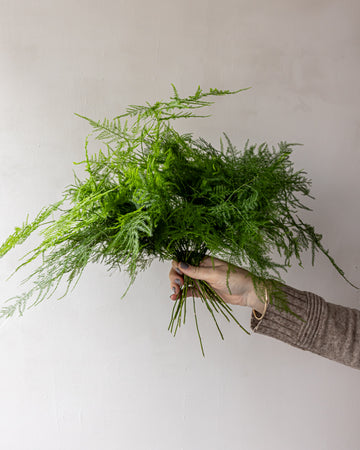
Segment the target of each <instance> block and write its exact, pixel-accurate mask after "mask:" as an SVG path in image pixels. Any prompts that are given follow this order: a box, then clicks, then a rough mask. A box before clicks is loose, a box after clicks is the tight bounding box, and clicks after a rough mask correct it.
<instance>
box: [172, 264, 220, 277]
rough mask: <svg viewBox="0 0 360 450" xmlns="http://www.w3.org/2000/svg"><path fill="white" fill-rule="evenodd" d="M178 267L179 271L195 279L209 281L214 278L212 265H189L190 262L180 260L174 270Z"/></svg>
mask: <svg viewBox="0 0 360 450" xmlns="http://www.w3.org/2000/svg"><path fill="white" fill-rule="evenodd" d="M176 269H179V270H180V271H181V273H183V274H184V275H187V276H189V277H191V278H193V279H195V280H204V281H208V282H211V281H212V280H213V278H214V270H213V267H212V265H209V266H202V265H200V266H198V267H195V266H191V265H190V264H187V263H184V262H180V263H177V265H176V267H175V270H176Z"/></svg>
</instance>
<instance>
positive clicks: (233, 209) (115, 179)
mask: <svg viewBox="0 0 360 450" xmlns="http://www.w3.org/2000/svg"><path fill="white" fill-rule="evenodd" d="M242 90H243V89H242ZM242 90H238V91H234V92H231V91H220V90H217V89H210V91H209V92H203V91H202V90H201V88H200V87H199V88H198V89H197V91H196V93H195V94H194V95H193V96H189V97H186V98H181V97H180V96H179V94H178V92H177V90H176V88H175V86H173V91H174V96H173V97H171V98H170V101H169V102H156V103H154V104H149V103H147V104H146V105H145V106H137V105H131V106H130V107H128V108H127V110H126V112H125V113H124V114H122V115H120V116H118V117H116V118H114V119H113V120H108V119H105V120H103V121H98V122H96V121H93V120H91V119H88V118H86V117H83V116H79V117H82V118H84V119H86V120H87V121H88V122H89V123H90V125H91V126H92V127H93V133H94V134H95V135H96V139H97V140H100V141H101V142H102V143H103V144H104V149H103V150H100V151H99V152H98V153H97V154H95V155H92V156H89V153H88V138H87V139H86V144H85V148H86V158H85V160H84V161H83V162H82V163H79V164H85V168H86V172H87V178H86V179H85V180H80V179H79V178H77V177H76V176H75V181H74V184H73V185H72V186H69V187H68V188H67V189H66V190H65V192H64V195H63V199H62V200H61V201H59V202H58V203H55V204H53V205H51V206H50V207H48V208H45V209H43V210H42V211H41V212H40V213H39V214H38V216H37V217H36V218H35V220H34V221H33V222H32V223H28V221H26V222H25V223H24V224H23V226H22V227H20V228H16V229H15V233H14V234H12V235H11V236H10V237H9V238H8V239H7V240H6V241H5V243H4V244H3V245H2V246H1V247H0V256H3V255H5V254H6V253H7V252H8V251H9V250H10V249H12V248H13V247H14V246H15V245H17V244H21V243H23V242H24V241H25V240H26V239H27V238H28V237H29V236H30V235H31V234H32V233H33V232H34V231H35V230H37V229H38V228H39V227H40V226H42V225H46V227H45V228H44V229H42V231H41V236H42V242H41V243H40V244H39V245H38V246H37V247H36V248H34V249H33V250H32V251H31V252H30V253H29V254H28V255H26V257H25V260H24V262H23V263H22V264H21V265H20V266H19V267H18V269H19V268H21V267H23V266H25V265H26V264H28V263H30V262H31V261H34V260H36V259H38V258H41V264H40V265H39V266H38V268H37V269H36V270H35V271H34V272H33V273H32V275H30V277H29V278H28V279H27V281H32V288H31V289H30V290H27V291H26V292H25V293H23V294H21V295H19V296H17V297H14V298H11V299H9V300H8V305H6V306H4V307H3V308H2V310H1V312H0V315H1V316H3V317H4V316H5V317H9V316H12V315H13V314H14V313H15V312H16V311H18V312H19V313H20V314H22V313H23V311H24V309H25V308H26V307H28V306H31V305H36V304H38V303H39V302H41V301H42V300H44V299H45V298H47V297H50V296H51V295H52V294H53V293H54V292H55V291H56V289H57V287H58V285H59V283H60V281H61V280H62V279H64V278H65V280H66V282H67V290H66V292H65V294H64V295H66V293H67V291H68V289H69V288H71V287H73V286H74V285H75V284H76V282H77V280H78V279H79V277H80V276H81V274H82V272H83V270H84V268H85V267H86V265H87V264H88V263H89V262H100V263H104V264H106V265H107V266H108V267H109V268H110V269H114V268H115V269H117V268H118V269H125V270H126V271H127V273H128V274H129V275H130V284H131V283H133V282H134V280H135V278H136V275H137V274H138V272H139V271H141V270H144V269H145V268H146V267H148V266H149V265H150V263H151V261H152V260H153V259H154V258H158V259H160V260H162V261H164V260H172V259H175V260H177V261H183V262H187V263H189V264H192V265H198V264H199V263H200V262H201V260H202V259H203V258H204V256H205V255H207V254H210V255H213V256H217V257H220V258H222V259H225V260H227V261H229V263H231V264H236V265H239V266H243V267H244V266H245V267H247V268H248V269H249V270H250V272H251V273H252V277H253V280H254V282H255V283H256V286H258V287H259V289H260V286H261V285H262V284H261V282H263V281H264V280H266V279H271V280H272V282H271V283H272V284H271V286H272V287H271V294H272V299H273V301H274V303H275V304H276V305H277V306H278V307H279V308H282V309H287V310H288V306H287V303H286V299H285V298H283V296H281V290H280V289H279V282H281V275H280V270H281V269H286V268H287V267H289V266H290V263H291V260H292V259H293V258H295V259H296V260H297V262H298V263H299V264H300V265H301V264H302V261H301V254H302V252H304V251H305V250H307V249H308V248H311V249H312V252H313V255H314V254H315V252H316V251H321V252H323V253H324V254H325V255H326V256H327V257H328V258H329V260H330V262H331V263H332V264H333V265H334V266H335V268H336V270H337V271H338V272H339V273H340V274H341V275H342V276H343V277H345V276H344V273H343V271H342V270H341V269H340V268H339V267H338V266H337V265H336V263H335V261H334V260H333V258H331V257H330V255H329V253H328V251H327V250H326V249H325V248H324V247H323V245H322V242H321V238H322V237H321V235H320V234H318V233H316V232H315V230H314V228H313V227H312V226H311V225H309V224H306V223H304V222H303V221H302V220H301V218H300V217H299V215H298V214H299V211H300V210H301V209H305V210H308V209H309V208H308V207H307V206H305V205H304V204H303V202H302V201H301V199H302V198H306V197H310V198H312V197H311V195H310V181H309V180H308V179H307V178H306V174H305V172H303V171H295V169H294V167H293V164H292V162H291V159H290V156H291V153H292V151H293V147H294V146H295V145H298V144H288V143H286V142H280V143H279V144H278V148H277V149H275V148H274V147H272V148H271V149H270V148H269V146H268V145H267V144H266V143H263V144H261V145H250V144H249V143H248V142H247V143H246V146H245V148H244V149H243V150H242V151H239V150H237V149H236V148H235V146H234V145H233V144H232V143H231V141H230V139H229V138H228V136H227V135H225V134H224V138H225V139H224V141H223V140H221V149H220V150H218V149H216V148H214V147H213V146H212V145H211V144H210V143H208V142H206V141H205V140H204V139H203V138H198V139H194V138H193V137H192V135H191V134H179V133H178V132H177V131H176V130H175V129H174V128H173V127H172V126H171V122H172V121H173V120H175V119H179V118H191V117H207V116H201V115H197V114H196V113H195V112H196V111H195V110H197V109H199V108H203V107H208V106H210V105H211V104H212V103H213V102H210V101H208V100H205V98H206V97H209V96H223V95H229V94H235V93H238V92H240V91H242ZM54 213H56V214H57V216H58V217H57V218H56V219H55V218H52V219H51V220H50V219H49V218H50V216H51V215H54ZM274 251H277V253H278V254H279V257H280V259H281V262H280V263H276V262H274V261H273V259H272V258H271V255H272V253H273V252H274ZM229 268H230V266H229ZM18 269H17V270H18ZM190 284H196V287H197V288H198V291H199V292H200V293H201V295H200V297H201V300H202V301H203V302H204V303H205V306H206V307H207V309H208V310H209V313H210V314H211V316H212V318H213V320H214V321H215V324H216V326H217V328H218V330H219V333H220V335H221V337H223V335H222V333H221V330H220V327H219V325H218V322H217V320H216V316H215V315H216V314H220V315H222V316H224V317H225V318H226V319H228V320H229V319H233V320H234V321H235V322H237V320H236V318H235V317H234V316H233V314H232V312H231V309H230V307H229V306H228V305H227V304H226V303H225V302H224V301H223V300H222V299H221V298H219V297H218V296H217V295H216V293H215V292H214V291H213V290H212V289H211V288H210V286H209V285H207V284H206V283H205V282H195V281H194V280H190V279H188V277H185V286H184V288H183V290H182V296H181V298H180V300H179V301H178V302H176V304H175V305H174V309H173V313H172V317H171V321H170V325H169V329H170V330H171V331H172V332H173V333H174V334H175V333H176V331H177V329H178V327H179V326H180V325H181V323H182V322H185V315H186V291H187V289H188V287H189V285H190ZM193 308H194V313H195V319H196V327H197V330H198V333H199V327H198V322H197V315H196V307H195V302H193ZM237 323H238V322H237ZM238 324H239V323H238ZM239 325H240V324H239ZM240 326H241V325H240ZM199 338H200V343H201V346H202V342H201V337H200V333H199ZM202 348H203V347H202Z"/></svg>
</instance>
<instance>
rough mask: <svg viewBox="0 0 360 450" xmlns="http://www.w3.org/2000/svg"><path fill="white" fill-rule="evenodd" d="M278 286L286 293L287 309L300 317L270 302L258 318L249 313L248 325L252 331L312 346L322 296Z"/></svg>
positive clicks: (291, 343) (296, 345)
mask: <svg viewBox="0 0 360 450" xmlns="http://www.w3.org/2000/svg"><path fill="white" fill-rule="evenodd" d="M281 289H282V290H283V291H284V293H285V294H286V297H287V301H288V305H289V308H290V310H291V311H292V312H294V313H295V314H296V315H297V316H299V317H300V318H301V319H302V320H300V319H298V318H297V317H295V316H294V315H292V314H291V313H288V312H285V311H280V310H279V309H277V308H276V306H274V305H273V304H271V303H270V304H269V305H268V308H267V310H266V313H265V315H264V317H263V318H262V319H261V320H260V321H259V320H257V319H255V317H254V316H253V315H252V317H251V328H252V330H253V331H254V332H255V333H260V334H264V335H267V336H271V337H273V338H275V339H279V340H281V341H283V342H286V343H288V344H290V345H293V346H294V347H298V348H302V349H304V350H307V349H309V348H311V346H312V343H313V340H314V338H315V336H316V332H317V330H318V327H319V321H320V317H321V313H322V308H324V303H325V302H324V299H322V298H321V297H319V296H318V295H315V294H313V293H311V292H305V291H299V290H298V289H295V288H293V287H290V286H286V285H283V286H282V287H281Z"/></svg>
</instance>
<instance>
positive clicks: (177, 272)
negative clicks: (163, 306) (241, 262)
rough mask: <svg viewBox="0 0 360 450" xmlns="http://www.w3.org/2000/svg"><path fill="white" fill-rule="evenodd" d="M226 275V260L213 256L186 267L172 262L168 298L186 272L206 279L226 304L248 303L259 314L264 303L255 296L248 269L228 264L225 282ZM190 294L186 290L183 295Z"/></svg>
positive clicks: (194, 276) (191, 291)
mask: <svg viewBox="0 0 360 450" xmlns="http://www.w3.org/2000/svg"><path fill="white" fill-rule="evenodd" d="M227 274H228V263H227V262H225V261H222V260H220V259H217V258H210V257H205V258H204V259H203V261H202V262H201V263H200V265H199V267H194V266H188V267H187V268H186V264H184V263H179V262H176V261H172V268H171V270H170V273H169V279H170V287H171V289H172V291H173V292H174V293H173V294H172V295H171V296H170V298H171V299H172V300H177V299H178V298H179V294H180V290H181V287H182V286H183V284H184V275H188V276H189V277H191V278H193V279H195V280H204V281H206V282H207V283H208V284H209V285H210V286H211V287H212V288H213V289H214V290H215V291H216V293H217V294H218V295H219V296H220V297H221V298H222V299H223V300H224V301H225V302H226V303H230V304H232V305H240V306H249V307H251V308H253V309H255V310H256V311H258V312H259V313H260V314H262V313H263V311H264V306H265V305H264V303H263V302H262V301H261V300H259V298H258V296H257V295H256V292H255V289H254V284H253V282H252V279H251V276H250V272H248V271H247V270H245V269H242V268H240V267H236V266H232V267H231V270H230V274H229V279H228V284H227V282H226V280H227ZM228 286H229V287H230V291H231V293H230V292H229V288H228ZM193 294H194V296H196V290H193V289H189V290H188V292H187V296H188V297H190V296H192V295H193Z"/></svg>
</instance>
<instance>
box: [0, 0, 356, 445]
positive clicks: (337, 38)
mask: <svg viewBox="0 0 360 450" xmlns="http://www.w3.org/2000/svg"><path fill="white" fill-rule="evenodd" d="M359 50H360V4H359V2H358V0H345V1H344V0H341V1H340V0H292V1H289V0H271V1H269V0H257V1H254V0H223V1H220V2H219V1H215V0H182V1H177V2H173V1H169V0H153V1H146V0H131V1H124V0H117V1H115V0H105V1H103V2H98V1H94V0H88V1H86V0H78V1H76V2H74V1H73V0H71V1H70V0H61V1H60V0H56V1H46V0H22V1H20V0H1V1H0V152H1V153H0V155H1V165H0V176H1V191H0V210H1V212H2V213H1V221H0V222H1V223H0V240H1V241H2V240H3V239H4V238H5V237H6V236H7V235H8V234H9V233H10V232H11V231H12V230H13V228H14V226H15V225H18V224H19V223H22V221H23V220H24V218H25V217H26V214H27V213H30V215H31V216H33V215H34V214H35V213H36V212H37V211H38V210H39V209H40V208H41V207H42V206H43V205H47V204H48V203H51V202H53V201H54V200H55V199H57V198H59V197H60V195H61V192H62V190H63V188H64V187H65V186H66V185H67V184H69V183H71V181H72V170H73V168H74V167H73V165H72V162H73V161H80V160H81V159H83V155H84V138H85V136H86V134H87V133H88V132H89V128H88V126H87V124H86V123H85V122H83V121H81V120H80V119H78V118H77V117H76V116H74V115H73V113H74V112H78V113H80V114H85V115H87V116H89V117H92V118H94V119H102V118H103V117H105V116H107V117H109V118H110V117H113V116H115V115H116V114H119V113H120V112H122V111H123V108H124V107H126V106H127V105H128V104H130V103H135V104H136V103H137V104H142V103H143V102H145V101H147V100H149V101H153V100H157V99H159V98H163V99H166V98H168V96H169V95H170V94H171V87H170V83H174V84H175V85H176V86H177V87H178V89H179V91H180V92H181V93H183V94H184V95H188V94H192V93H193V92H194V91H195V89H196V87H197V86H198V85H199V84H200V85H201V86H202V87H203V88H204V89H208V88H210V87H217V88H221V89H237V88H242V87H247V86H252V89H251V90H249V91H247V92H245V93H242V94H239V95H238V96H236V97H227V98H220V99H218V101H217V104H216V106H215V107H214V108H213V109H212V113H213V116H212V118H210V119H207V120H205V121H203V122H201V121H194V122H191V123H190V122H189V123H184V124H183V125H182V126H184V130H185V129H186V130H189V129H192V130H193V131H194V132H195V133H196V134H198V135H201V136H204V137H205V138H209V139H210V140H212V141H213V142H214V144H215V145H217V144H218V139H219V136H220V133H221V132H222V131H225V132H227V133H228V134H229V135H230V137H231V138H232V140H233V141H234V142H236V143H238V146H240V147H241V146H242V145H243V143H244V142H245V141H246V139H247V138H250V139H251V140H252V141H255V142H262V141H264V140H266V141H268V142H269V143H271V144H274V145H275V144H276V143H277V142H278V141H279V140H287V141H289V142H301V143H303V144H304V146H303V147H298V150H297V153H296V155H295V157H294V159H295V161H296V164H297V166H298V167H299V168H304V169H305V170H306V171H307V172H308V174H309V176H310V177H311V178H312V179H313V193H314V195H315V196H316V201H314V202H313V204H312V206H313V208H314V212H313V213H312V214H311V216H309V220H311V222H312V223H313V224H314V225H315V226H316V227H317V228H318V230H319V231H321V232H322V233H323V235H324V243H325V245H326V246H327V247H329V248H330V249H331V251H332V255H333V256H334V257H335V259H336V260H337V262H338V263H339V264H340V265H341V266H342V267H343V268H344V270H345V272H346V273H347V275H348V276H349V278H350V279H351V280H353V281H354V282H355V283H356V282H357V283H359V281H360V272H359V234H358V229H359V219H360V209H359V193H360V177H359V169H360V156H359V155H360V151H359V142H360V121H359V102H360V87H359V86H360V85H359V80H360V58H359V56H360V52H359ZM94 150H96V149H94ZM26 248H27V247H26V246H24V248H20V249H19V250H17V251H15V252H13V253H11V254H9V255H7V257H6V258H4V259H3V260H1V261H0V274H1V275H0V276H1V285H0V286H1V298H2V299H3V300H5V299H6V298H8V297H9V296H12V295H15V294H16V293H18V292H19V290H20V289H21V287H19V285H18V283H19V281H20V280H21V277H20V278H17V279H14V280H11V281H8V282H5V278H6V277H7V276H8V275H9V274H10V273H11V272H12V270H13V269H14V268H15V267H16V265H17V259H18V257H20V256H21V255H22V254H23V252H24V249H26ZM305 266H306V267H305V269H304V270H303V269H300V268H297V267H294V268H293V269H292V270H291V271H289V273H288V274H284V279H285V280H286V281H287V283H288V284H290V285H293V286H295V287H297V288H299V289H303V290H309V291H313V292H316V293H318V294H320V295H322V296H323V297H325V298H326V299H327V300H329V301H332V302H334V303H341V304H343V305H347V306H354V307H359V301H360V297H359V293H358V292H356V291H355V290H353V289H352V288H351V287H349V286H348V285H347V284H346V283H345V282H344V281H343V280H342V279H341V278H340V277H339V276H338V275H337V273H336V272H335V270H334V269H333V268H332V267H331V265H330V264H329V262H328V261H327V260H326V259H325V258H324V257H321V256H319V258H318V259H317V262H316V265H315V267H311V263H310V257H309V258H306V264H305ZM168 270H169V265H168V264H160V263H155V264H154V265H153V266H152V267H151V269H150V270H148V271H147V272H145V273H144V274H143V275H142V276H141V277H139V278H138V279H137V281H136V284H135V285H134V287H133V288H132V290H131V291H130V292H129V294H128V296H127V298H126V300H123V301H121V300H120V294H121V293H122V292H123V289H124V286H125V279H126V277H124V276H123V275H122V274H121V275H120V274H114V275H113V276H112V277H109V275H108V273H107V272H106V270H105V269H104V268H103V267H101V266H93V267H89V270H88V271H87V272H86V273H85V274H84V276H83V278H82V280H81V282H80V283H79V285H78V287H77V288H76V290H75V291H74V292H73V293H72V294H70V295H69V296H68V297H67V298H65V299H63V300H62V301H61V302H58V301H56V300H52V301H48V302H44V303H43V304H42V305H41V306H39V307H37V308H36V309H32V310H29V311H27V312H26V314H25V315H24V316H23V317H22V318H14V319H11V320H9V321H4V322H3V323H2V326H1V328H0V448H2V449H4V450H5V449H6V450H49V449H51V450H60V449H61V450H83V449H86V450H99V449H105V450H115V449H126V450H168V449H173V450H193V449H194V450H205V449H206V450H223V449H224V450H232V449H239V448H241V449H246V450H261V449H266V450H275V449H276V450H283V449H284V450H285V449H286V450H288V449H292V450H303V449H317V450H320V449H324V450H325V449H326V450H335V449H336V450H337V449H340V448H341V449H347V450H353V449H358V448H359V445H360V444H359V433H358V418H359V413H360V406H359V405H360V389H359V381H360V377H359V372H358V371H356V370H354V369H350V368H347V367H344V366H341V365H339V364H336V363H334V362H331V361H328V360H325V359H322V358H320V357H317V356H315V355H312V354H310V353H306V352H303V351H301V350H297V349H294V348H291V347H289V346H287V345H285V344H283V343H281V342H277V341H275V340H273V339H270V338H266V337H263V336H258V335H252V336H251V337H247V336H246V335H245V334H243V333H242V332H241V331H240V330H238V329H236V328H235V326H228V327H226V326H225V327H224V332H225V342H221V341H220V340H219V338H218V335H217V332H216V329H215V328H214V327H213V326H212V324H211V323H210V321H209V320H208V318H207V316H206V314H204V315H202V314H201V317H200V320H201V321H202V330H203V337H204V340H205V346H206V354H207V356H206V358H205V359H203V358H202V356H201V353H200V350H199V346H198V342H197V337H196V332H195V327H194V326H193V324H191V323H190V324H189V325H188V326H186V327H185V328H184V329H182V330H181V332H180V334H179V335H178V336H177V337H176V339H174V338H173V337H172V336H171V335H170V334H169V333H168V331H167V324H168V320H169V315H170V310H171V307H172V304H171V302H170V300H169V299H168V296H169V295H170V292H169V286H168ZM237 316H238V317H239V320H241V321H242V323H244V324H246V325H249V321H250V310H245V309H239V310H238V311H237Z"/></svg>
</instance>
